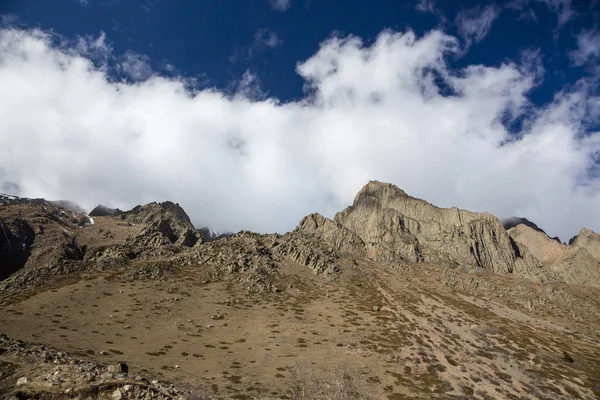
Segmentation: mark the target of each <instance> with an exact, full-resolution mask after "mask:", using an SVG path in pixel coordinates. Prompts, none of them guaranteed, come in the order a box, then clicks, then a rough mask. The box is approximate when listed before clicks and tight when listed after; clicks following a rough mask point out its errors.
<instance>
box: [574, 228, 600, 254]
mask: <svg viewBox="0 0 600 400" xmlns="http://www.w3.org/2000/svg"><path fill="white" fill-rule="evenodd" d="M569 244H570V245H571V246H575V247H582V248H584V249H586V250H587V251H588V252H589V253H590V254H591V255H592V256H593V257H594V258H595V259H596V260H598V261H600V235H599V234H597V233H596V232H594V231H592V230H590V229H587V228H583V229H582V230H581V231H579V234H578V235H577V236H575V237H573V238H572V239H571V240H569Z"/></svg>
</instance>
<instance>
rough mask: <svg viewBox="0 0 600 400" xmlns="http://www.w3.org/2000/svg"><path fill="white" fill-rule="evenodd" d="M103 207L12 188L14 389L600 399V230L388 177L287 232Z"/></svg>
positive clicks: (0, 379) (0, 358) (4, 366)
mask: <svg viewBox="0 0 600 400" xmlns="http://www.w3.org/2000/svg"><path fill="white" fill-rule="evenodd" d="M63 205H64V204H63ZM90 215H91V218H90V217H88V216H87V215H85V214H83V213H77V212H74V211H72V210H69V209H67V208H64V207H62V206H61V205H58V206H57V205H56V204H51V203H50V202H47V201H45V200H43V199H34V200H31V199H19V198H13V197H10V198H9V197H5V198H2V197H0V271H2V274H3V275H2V280H0V398H5V397H6V398H112V399H115V400H116V399H121V400H123V399H159V398H163V399H171V398H178V399H179V398H212V399H231V398H238V399H281V398H289V399H330V398H340V399H403V398H414V399H440V400H441V399H444V400H445V399H454V400H458V399H471V398H473V399H495V398H519V399H521V398H522V399H538V398H548V399H550V398H552V399H554V398H557V399H571V398H577V399H586V400H587V399H589V400H592V399H597V398H599V397H600V389H599V388H600V378H599V377H600V363H599V362H598V360H600V331H599V327H600V296H599V294H600V292H599V291H600V287H599V285H598V282H600V279H599V277H598V271H600V268H599V267H598V260H597V259H596V258H595V256H597V254H598V253H597V252H596V250H597V249H598V247H597V245H598V243H599V242H598V240H597V239H598V235H597V234H595V233H594V232H592V231H589V230H585V229H584V230H582V231H581V232H580V234H579V235H578V236H577V237H576V238H574V239H573V240H572V243H571V245H565V244H561V243H559V242H557V241H555V240H552V239H551V238H549V237H548V236H547V235H546V234H545V233H544V232H543V231H542V230H541V229H539V228H538V229H535V228H534V227H532V226H531V224H529V223H518V224H516V225H514V226H511V227H510V228H509V229H508V231H507V230H506V229H505V228H504V226H503V224H502V222H501V221H500V220H498V219H497V218H496V217H494V216H493V215H490V214H487V213H475V212H470V211H467V210H461V209H458V208H448V209H445V208H439V207H436V206H434V205H432V204H429V203H427V202H426V201H425V200H422V199H418V198H415V197H412V196H410V195H409V194H407V193H406V192H404V191H402V190H401V189H400V188H398V187H396V186H394V185H391V184H388V183H382V182H377V181H372V182H369V183H368V184H367V185H365V187H363V188H362V189H361V190H360V192H359V193H358V194H357V195H356V197H355V199H354V201H353V203H352V204H351V205H350V206H349V207H347V208H346V209H344V210H342V211H340V212H339V213H337V214H336V215H335V217H334V218H333V219H329V218H326V217H324V216H322V215H319V214H311V215H308V216H306V217H304V218H303V219H302V220H301V221H300V222H299V224H298V226H297V227H296V228H295V229H294V230H293V231H291V232H287V233H285V234H258V233H252V232H248V231H241V232H238V233H235V234H227V235H217V234H215V233H214V232H211V231H210V229H208V228H202V229H196V228H194V226H193V224H192V223H191V221H190V218H189V216H188V215H187V213H186V212H185V211H184V210H183V208H182V207H180V206H179V205H178V204H177V203H173V202H162V203H157V202H153V203H149V204H145V205H139V206H136V207H134V208H133V209H131V210H127V211H122V210H111V209H107V208H106V207H104V208H102V207H100V208H98V207H96V209H95V212H94V211H93V212H92V213H90ZM92 222H93V223H92Z"/></svg>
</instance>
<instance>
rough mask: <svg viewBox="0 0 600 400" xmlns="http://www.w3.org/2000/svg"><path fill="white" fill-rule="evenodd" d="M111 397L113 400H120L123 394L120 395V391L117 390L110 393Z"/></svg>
mask: <svg viewBox="0 0 600 400" xmlns="http://www.w3.org/2000/svg"><path fill="white" fill-rule="evenodd" d="M111 397H112V398H113V400H122V399H123V393H121V391H120V390H119V389H117V390H115V391H114V392H113V393H112V395H111Z"/></svg>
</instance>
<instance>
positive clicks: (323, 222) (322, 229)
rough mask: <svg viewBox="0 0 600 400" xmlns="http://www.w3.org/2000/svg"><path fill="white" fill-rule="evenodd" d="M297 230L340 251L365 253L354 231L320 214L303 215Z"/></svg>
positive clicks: (362, 244)
mask: <svg viewBox="0 0 600 400" xmlns="http://www.w3.org/2000/svg"><path fill="white" fill-rule="evenodd" d="M297 230H298V231H300V232H302V233H305V234H308V235H314V236H316V237H317V238H319V239H321V240H323V241H325V243H327V244H328V245H329V246H331V247H333V248H334V249H336V250H338V251H339V252H341V253H349V254H355V255H361V256H362V255H365V254H366V249H365V244H364V243H363V241H362V240H361V238H360V237H359V236H358V235H357V234H356V233H354V232H352V231H350V230H349V229H347V228H345V227H344V226H342V225H341V224H339V223H336V222H333V221H332V220H330V219H329V218H325V217H323V216H322V215H320V214H311V215H308V216H306V217H304V218H303V219H302V220H301V221H300V223H299V224H298V227H297Z"/></svg>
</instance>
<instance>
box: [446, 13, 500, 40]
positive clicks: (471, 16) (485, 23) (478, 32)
mask: <svg viewBox="0 0 600 400" xmlns="http://www.w3.org/2000/svg"><path fill="white" fill-rule="evenodd" d="M500 11H501V10H500V8H499V7H496V6H487V7H481V6H477V7H475V8H471V9H468V10H463V11H461V12H460V13H458V15H457V16H456V26H457V27H458V33H459V34H460V35H461V36H462V37H463V38H464V39H465V40H466V42H467V44H468V45H469V44H470V43H471V42H473V41H474V42H479V41H481V40H483V38H485V37H486V36H487V34H488V33H489V31H490V29H491V28H492V23H493V22H494V20H495V19H496V18H498V15H500Z"/></svg>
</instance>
